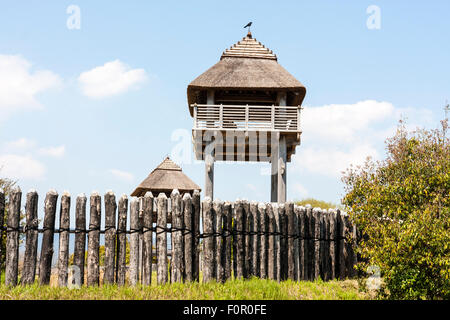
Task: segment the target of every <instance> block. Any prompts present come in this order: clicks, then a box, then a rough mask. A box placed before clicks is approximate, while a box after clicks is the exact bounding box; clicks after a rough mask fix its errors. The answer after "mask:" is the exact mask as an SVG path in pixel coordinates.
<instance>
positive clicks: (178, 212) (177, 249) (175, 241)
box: [170, 189, 184, 283]
mask: <svg viewBox="0 0 450 320" xmlns="http://www.w3.org/2000/svg"><path fill="white" fill-rule="evenodd" d="M170 198H171V204H172V260H171V266H172V268H171V275H170V282H172V283H174V282H182V281H183V273H184V245H183V242H184V241H183V227H184V217H183V208H182V202H181V195H180V192H179V191H178V190H177V189H175V190H173V191H172V194H171V195H170Z"/></svg>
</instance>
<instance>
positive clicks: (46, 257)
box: [39, 190, 58, 285]
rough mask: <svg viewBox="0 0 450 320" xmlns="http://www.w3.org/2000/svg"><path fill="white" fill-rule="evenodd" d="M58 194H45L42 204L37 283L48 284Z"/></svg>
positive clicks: (50, 271)
mask: <svg viewBox="0 0 450 320" xmlns="http://www.w3.org/2000/svg"><path fill="white" fill-rule="evenodd" d="M57 200H58V193H57V192H56V191H55V190H50V191H49V192H47V195H46V197H45V203H44V211H45V216H44V234H43V236H42V244H41V258H40V260H39V283H40V284H41V285H47V284H49V283H50V276H51V273H52V258H53V238H54V233H55V216H56V201H57Z"/></svg>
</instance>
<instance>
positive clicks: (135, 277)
mask: <svg viewBox="0 0 450 320" xmlns="http://www.w3.org/2000/svg"><path fill="white" fill-rule="evenodd" d="M139 230H140V223H139V199H138V198H136V197H132V198H131V202H130V231H131V234H130V276H129V278H128V280H129V284H130V286H135V285H137V284H138V282H139Z"/></svg>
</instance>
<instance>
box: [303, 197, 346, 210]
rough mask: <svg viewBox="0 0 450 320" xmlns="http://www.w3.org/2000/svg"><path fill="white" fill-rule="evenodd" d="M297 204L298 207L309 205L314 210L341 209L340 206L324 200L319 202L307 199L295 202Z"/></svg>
mask: <svg viewBox="0 0 450 320" xmlns="http://www.w3.org/2000/svg"><path fill="white" fill-rule="evenodd" d="M295 204H296V205H298V206H306V205H308V204H309V205H311V207H313V208H321V209H335V208H339V209H340V205H336V204H334V203H332V202H326V201H323V200H317V199H314V198H306V199H303V200H300V201H295Z"/></svg>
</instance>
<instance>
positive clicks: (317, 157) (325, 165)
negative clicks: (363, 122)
mask: <svg viewBox="0 0 450 320" xmlns="http://www.w3.org/2000/svg"><path fill="white" fill-rule="evenodd" d="M368 156H370V157H372V158H378V152H377V150H376V149H375V148H374V147H373V146H371V145H358V146H355V147H354V148H351V149H350V150H349V151H344V150H339V149H332V148H330V149H327V148H303V149H301V150H299V152H298V156H296V158H295V160H296V162H295V165H296V166H297V167H298V168H300V170H307V171H309V172H312V173H318V174H322V175H327V176H331V177H337V178H338V177H340V176H341V174H342V171H345V169H347V168H348V167H350V165H351V164H353V165H360V164H363V163H364V161H365V160H366V158H367V157H368Z"/></svg>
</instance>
